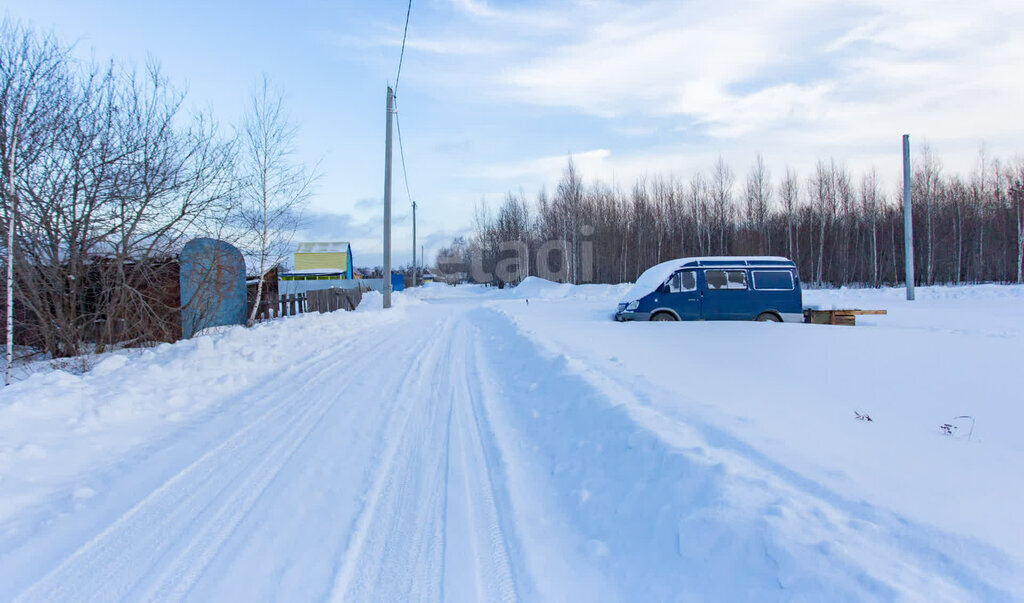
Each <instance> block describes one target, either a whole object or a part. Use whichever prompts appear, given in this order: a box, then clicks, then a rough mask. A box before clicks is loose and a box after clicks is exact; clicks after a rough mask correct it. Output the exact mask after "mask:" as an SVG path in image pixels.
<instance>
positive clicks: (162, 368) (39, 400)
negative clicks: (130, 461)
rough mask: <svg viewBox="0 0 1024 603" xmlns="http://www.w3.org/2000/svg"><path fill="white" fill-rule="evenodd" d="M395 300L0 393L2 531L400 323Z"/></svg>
mask: <svg viewBox="0 0 1024 603" xmlns="http://www.w3.org/2000/svg"><path fill="white" fill-rule="evenodd" d="M367 301H372V300H367V299H366V297H364V302H363V304H366V303H367ZM396 301H397V302H398V303H397V305H398V306H399V309H397V310H394V311H392V312H389V313H383V312H377V313H371V312H364V313H359V314H357V313H351V312H333V313H330V314H301V315H298V316H294V317H286V318H281V319H277V320H274V321H269V322H266V323H262V324H258V325H256V326H255V327H253V328H250V329H247V328H245V327H241V326H237V327H229V328H225V329H222V330H221V331H220V332H217V333H214V334H208V335H200V336H198V337H195V338H193V339H189V340H184V341H179V342H177V343H174V344H166V343H165V344H161V345H158V346H156V347H154V348H150V349H145V350H131V351H125V352H119V353H115V354H107V355H101V356H97V357H96V362H95V365H94V366H93V368H92V370H90V371H87V372H84V373H81V374H73V373H70V372H67V371H62V370H53V371H50V372H47V373H37V374H33V375H30V376H29V377H27V378H26V379H24V380H23V381H21V382H18V383H14V384H12V385H11V386H9V387H7V388H6V389H4V390H3V391H2V392H0V529H2V528H3V527H4V526H5V522H6V520H8V519H9V518H10V517H11V516H12V515H14V514H15V513H17V512H19V511H22V510H24V509H26V508H31V507H33V506H35V505H37V504H40V503H42V502H44V501H47V500H48V499H52V498H53V497H54V495H55V493H56V491H57V490H59V489H66V488H68V487H69V486H68V484H69V483H70V484H74V487H73V488H72V490H73V489H74V488H78V487H80V486H81V487H85V484H75V479H77V478H76V476H84V475H88V474H89V473H90V472H91V471H92V470H93V469H94V468H96V467H98V466H102V465H103V464H104V463H107V462H109V459H112V458H118V457H123V456H124V455H127V454H131V451H132V450H133V449H135V448H138V447H141V446H147V445H152V444H154V442H156V441H159V440H161V439H163V438H166V437H168V436H170V435H171V434H173V433H174V432H175V431H176V430H177V429H178V428H179V426H181V425H184V424H187V423H188V422H189V420H190V419H194V418H195V417H196V416H200V415H202V414H203V413H206V412H209V411H212V410H215V408H213V407H211V405H212V404H219V403H222V402H223V401H225V400H231V399H235V400H240V401H241V400H244V399H245V396H244V395H243V392H245V391H246V390H247V388H249V387H250V386H251V385H252V384H254V383H258V382H259V381H260V380H261V379H267V378H271V377H272V376H273V375H274V374H277V373H281V372H282V371H285V370H288V369H289V368H290V367H293V366H295V365H297V364H300V363H302V362H303V361H304V360H305V359H306V358H308V357H309V356H310V355H313V354H315V353H317V352H318V351H319V350H322V349H325V348H330V347H331V346H334V345H337V342H338V341H340V340H343V339H345V338H349V337H353V336H356V335H357V334H358V333H360V332H362V331H364V330H366V329H368V328H371V327H373V326H376V325H380V324H382V323H383V322H391V321H394V320H399V319H400V318H401V317H402V316H403V312H402V309H401V307H400V306H402V305H406V304H408V301H407V300H403V299H402V297H401V296H397V297H396ZM363 304H361V305H360V309H362V308H363ZM378 307H379V306H378ZM71 494H72V492H71V491H68V492H67V495H68V496H71ZM7 529H14V528H13V527H11V526H7Z"/></svg>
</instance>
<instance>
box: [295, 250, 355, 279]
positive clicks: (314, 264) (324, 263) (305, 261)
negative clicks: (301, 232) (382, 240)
mask: <svg viewBox="0 0 1024 603" xmlns="http://www.w3.org/2000/svg"><path fill="white" fill-rule="evenodd" d="M294 259H295V262H294V263H295V266H294V271H295V272H301V271H303V270H327V269H331V270H336V271H339V272H341V275H342V276H341V278H343V279H349V278H354V272H353V270H352V246H351V245H349V244H348V243H345V242H335V243H299V244H298V245H297V246H296V247H295V255H294Z"/></svg>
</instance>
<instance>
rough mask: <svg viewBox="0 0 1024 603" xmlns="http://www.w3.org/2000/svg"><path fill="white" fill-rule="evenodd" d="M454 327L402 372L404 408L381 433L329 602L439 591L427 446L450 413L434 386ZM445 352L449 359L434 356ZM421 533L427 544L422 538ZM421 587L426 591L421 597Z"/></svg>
mask: <svg viewBox="0 0 1024 603" xmlns="http://www.w3.org/2000/svg"><path fill="white" fill-rule="evenodd" d="M454 320H455V319H454V318H451V317H449V318H448V319H447V320H446V321H445V323H444V325H443V328H442V329H441V333H440V334H439V335H438V336H435V337H434V338H432V340H431V344H430V346H429V347H428V349H427V350H424V353H422V354H420V355H419V356H417V358H416V361H415V363H414V365H413V366H412V367H411V368H410V370H409V371H408V372H407V373H406V377H405V379H404V381H403V384H402V387H401V389H400V392H399V394H398V398H399V400H400V401H402V402H404V405H402V406H401V407H400V408H398V409H396V410H397V412H395V413H393V414H392V417H391V421H390V423H389V425H388V427H387V429H386V431H385V436H384V437H385V440H386V441H387V448H386V449H385V451H384V454H383V456H382V458H381V461H380V463H379V464H378V469H377V472H376V475H375V477H374V481H373V485H372V486H371V488H370V491H369V493H368V495H367V497H366V503H365V505H364V507H363V510H362V512H361V513H360V515H359V517H358V519H357V520H356V528H355V530H354V532H353V534H352V537H351V538H350V540H349V545H348V547H347V549H346V551H345V552H344V554H343V559H342V561H341V565H340V567H339V568H338V570H337V572H336V574H335V580H334V585H333V588H332V589H331V593H330V599H331V600H334V601H348V600H367V599H369V598H374V599H387V598H388V597H387V595H386V594H382V593H383V591H386V592H388V593H391V594H394V595H395V596H399V595H400V599H401V600H406V601H413V600H424V599H433V598H436V593H437V592H438V589H439V587H440V584H439V581H438V580H437V579H436V577H435V576H434V575H436V574H437V573H439V569H438V570H435V571H434V572H433V574H434V575H431V574H432V572H431V571H430V569H432V566H435V565H436V566H437V568H440V566H441V559H440V553H441V551H442V549H443V545H442V544H441V542H442V537H443V533H442V532H441V529H440V526H441V525H442V523H443V519H442V518H441V517H439V516H438V512H439V511H440V508H441V501H442V500H443V494H444V491H443V488H442V487H441V486H442V485H443V477H442V476H443V471H442V469H443V468H442V463H441V462H440V461H441V459H440V455H439V454H437V453H438V452H439V451H442V450H444V449H445V446H444V445H443V442H439V443H436V444H435V445H433V446H432V445H431V441H430V439H431V436H435V437H436V436H437V435H439V434H440V433H441V432H442V431H443V432H445V433H444V437H445V438H447V433H446V432H447V422H448V414H449V413H448V409H445V408H444V407H442V406H438V405H437V404H436V401H437V400H438V395H437V394H438V391H439V390H440V389H442V387H441V386H440V385H438V383H442V384H443V383H444V381H445V379H446V377H445V373H444V371H443V369H442V362H441V361H442V360H443V359H445V358H446V357H447V356H448V355H449V354H450V348H451V340H452V337H451V334H452V331H453V326H454ZM445 344H446V345H445ZM443 345H444V346H445V347H446V351H447V352H449V353H446V354H441V353H440V348H441V347H442V346H443ZM439 370H440V372H439ZM431 382H433V383H434V384H435V385H434V386H433V388H432V389H431V390H430V392H429V394H430V395H429V396H428V397H427V398H426V399H422V398H421V397H420V396H421V395H422V394H420V395H417V392H422V391H424V390H425V389H426V386H427V385H428V384H430V383H431ZM400 404H401V402H400ZM432 427H433V428H434V429H431V428H432ZM442 427H443V429H442ZM431 451H434V455H433V456H434V458H433V459H431V458H430V457H431V455H430V453H431ZM431 461H433V464H430V463H431ZM431 478H432V479H431ZM424 489H425V491H423V490H424ZM430 515H433V517H431V516H430ZM427 533H430V536H431V537H430V538H424V536H425V535H426V534H427ZM424 566H426V567H424ZM425 583H429V586H430V588H428V589H427V590H428V591H429V592H423V591H422V590H421V589H422V588H423V587H424V584H425Z"/></svg>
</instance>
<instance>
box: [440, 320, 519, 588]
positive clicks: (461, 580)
mask: <svg viewBox="0 0 1024 603" xmlns="http://www.w3.org/2000/svg"><path fill="white" fill-rule="evenodd" d="M469 339H470V332H469V329H468V327H466V326H465V325H463V326H462V327H461V328H460V329H459V334H458V338H457V347H456V349H457V351H458V354H457V355H456V358H453V359H452V361H453V375H452V385H453V389H452V392H451V395H452V407H453V411H452V446H451V452H450V453H449V456H448V463H449V466H450V467H451V471H450V476H452V479H451V481H449V483H448V484H447V490H448V498H447V500H448V501H449V502H448V505H447V509H446V522H445V543H446V550H445V557H446V563H445V576H444V584H445V591H444V592H445V595H446V597H445V598H446V599H451V600H456V601H514V600H516V599H517V594H516V588H515V582H514V581H513V578H512V570H511V567H510V565H509V555H508V544H507V542H506V537H505V533H504V531H503V530H502V528H501V523H500V521H499V516H498V508H497V505H496V504H495V498H496V493H495V484H494V480H493V478H492V469H493V466H492V464H491V461H490V460H489V459H488V457H487V454H486V451H485V449H484V445H483V441H484V440H483V438H484V435H485V431H484V430H483V429H482V427H481V423H482V422H485V421H486V417H482V416H481V410H480V393H479V391H478V390H477V389H476V388H475V387H473V385H472V384H474V383H476V382H477V380H478V379H479V374H478V372H477V370H476V365H475V362H474V357H473V356H472V355H471V354H470V353H469V345H468V342H469ZM471 379H472V381H471ZM453 510H454V511H455V512H454V513H453ZM453 515H454V517H453ZM449 558H450V559H449Z"/></svg>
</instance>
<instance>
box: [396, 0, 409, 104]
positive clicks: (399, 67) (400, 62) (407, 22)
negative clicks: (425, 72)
mask: <svg viewBox="0 0 1024 603" xmlns="http://www.w3.org/2000/svg"><path fill="white" fill-rule="evenodd" d="M411 12H412V0H409V7H408V8H407V9H405V31H404V32H402V53H401V54H399V55H398V75H396V76H395V94H396V95H397V94H398V80H399V79H401V77H402V59H404V58H405V38H406V36H408V35H409V13H411Z"/></svg>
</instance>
